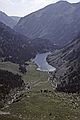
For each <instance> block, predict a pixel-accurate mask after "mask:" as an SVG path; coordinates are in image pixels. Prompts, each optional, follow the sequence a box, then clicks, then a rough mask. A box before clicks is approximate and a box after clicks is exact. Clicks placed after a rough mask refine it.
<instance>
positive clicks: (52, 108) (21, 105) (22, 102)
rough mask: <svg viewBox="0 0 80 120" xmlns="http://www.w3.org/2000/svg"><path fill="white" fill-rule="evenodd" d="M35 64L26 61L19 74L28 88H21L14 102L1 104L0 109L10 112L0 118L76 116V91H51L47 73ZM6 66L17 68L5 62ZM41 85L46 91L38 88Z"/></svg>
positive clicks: (69, 119) (79, 103) (79, 101)
mask: <svg viewBox="0 0 80 120" xmlns="http://www.w3.org/2000/svg"><path fill="white" fill-rule="evenodd" d="M5 64H6V63H5ZM8 64H9V65H8ZM0 66H1V65H0ZM11 66H14V67H11ZM36 68H37V66H36V65H35V64H33V63H30V62H29V66H28V67H27V73H26V74H25V75H22V78H23V79H24V81H25V83H29V84H30V85H31V90H30V92H28V91H25V92H24V94H23V96H21V97H19V98H17V99H16V100H15V102H14V103H12V104H10V105H8V106H7V105H5V107H4V108H2V109H1V111H4V112H10V115H0V120H80V95H78V94H66V93H57V92H54V91H53V89H52V87H51V84H50V83H49V81H48V73H47V72H40V71H37V70H36ZM6 69H8V70H11V69H12V71H13V72H19V70H18V65H16V64H15V65H14V64H13V63H9V62H8V63H7V67H6ZM41 89H42V90H45V89H48V92H47V93H45V92H44V91H43V92H41V91H40V90H41Z"/></svg>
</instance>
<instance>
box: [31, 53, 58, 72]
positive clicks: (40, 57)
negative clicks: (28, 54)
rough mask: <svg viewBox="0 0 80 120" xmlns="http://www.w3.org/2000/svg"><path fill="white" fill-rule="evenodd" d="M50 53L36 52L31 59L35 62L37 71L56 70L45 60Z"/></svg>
mask: <svg viewBox="0 0 80 120" xmlns="http://www.w3.org/2000/svg"><path fill="white" fill-rule="evenodd" d="M49 54H50V52H47V53H42V54H37V55H36V57H35V59H33V62H34V63H35V64H37V66H38V68H37V70H39V71H46V72H53V71H55V70H56V68H54V67H53V66H51V65H49V64H48V62H47V61H46V58H47V56H48V55H49Z"/></svg>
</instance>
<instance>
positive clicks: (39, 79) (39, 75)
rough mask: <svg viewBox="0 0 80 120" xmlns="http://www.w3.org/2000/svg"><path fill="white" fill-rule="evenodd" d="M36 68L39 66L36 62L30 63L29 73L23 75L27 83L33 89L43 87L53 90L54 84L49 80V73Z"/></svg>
mask: <svg viewBox="0 0 80 120" xmlns="http://www.w3.org/2000/svg"><path fill="white" fill-rule="evenodd" d="M36 69H37V66H36V65H35V64H34V63H29V66H27V73H26V74H25V75H23V77H22V79H23V80H24V81H25V83H29V84H30V86H31V88H32V91H33V90H35V91H38V90H41V89H49V90H52V86H51V84H50V83H49V81H48V73H47V72H41V71H38V70H36Z"/></svg>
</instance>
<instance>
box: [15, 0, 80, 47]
mask: <svg viewBox="0 0 80 120" xmlns="http://www.w3.org/2000/svg"><path fill="white" fill-rule="evenodd" d="M79 13H80V3H77V4H71V3H68V2H66V1H59V2H57V3H55V4H51V5H49V6H47V7H45V8H43V9H41V10H39V11H37V12H34V13H32V14H30V15H27V16H25V17H23V18H21V19H20V21H19V22H18V24H17V25H16V26H15V27H14V29H15V30H16V31H18V32H21V33H23V34H24V35H26V36H27V37H29V38H43V39H48V40H49V41H51V42H52V43H53V44H57V45H59V46H63V45H65V44H66V43H68V42H69V41H71V40H73V39H74V38H75V37H76V36H77V35H78V32H79V31H80V27H79V25H80V15H79Z"/></svg>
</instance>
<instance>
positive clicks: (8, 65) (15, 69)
mask: <svg viewBox="0 0 80 120" xmlns="http://www.w3.org/2000/svg"><path fill="white" fill-rule="evenodd" d="M0 69H2V70H8V71H9V72H12V73H14V74H20V72H19V65H18V64H15V63H12V62H0Z"/></svg>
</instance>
